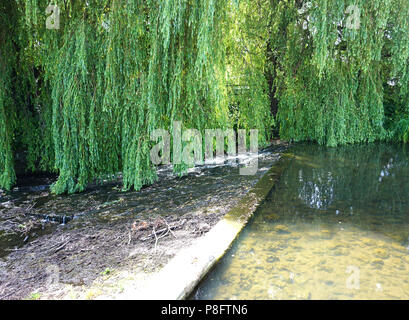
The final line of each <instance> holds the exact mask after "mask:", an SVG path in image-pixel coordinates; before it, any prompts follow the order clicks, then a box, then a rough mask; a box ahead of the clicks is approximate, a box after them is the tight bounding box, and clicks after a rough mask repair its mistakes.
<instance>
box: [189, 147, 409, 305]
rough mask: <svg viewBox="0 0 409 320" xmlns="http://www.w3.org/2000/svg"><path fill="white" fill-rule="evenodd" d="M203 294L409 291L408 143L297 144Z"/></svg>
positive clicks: (341, 295)
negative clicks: (291, 159) (287, 162)
mask: <svg viewBox="0 0 409 320" xmlns="http://www.w3.org/2000/svg"><path fill="white" fill-rule="evenodd" d="M290 152H293V153H294V154H295V159H294V160H293V161H292V162H291V163H290V165H289V166H288V167H287V168H286V170H285V171H284V173H283V175H282V176H281V178H280V181H279V182H278V183H277V184H276V185H275V187H274V188H273V190H272V191H271V192H270V194H269V195H268V197H267V198H266V200H265V201H264V202H263V203H262V204H261V205H260V206H259V208H258V209H257V211H256V213H255V215H254V216H253V218H252V220H251V221H250V223H249V225H248V226H247V227H246V228H245V230H244V231H243V232H242V234H241V235H240V237H239V239H238V240H237V241H236V242H235V244H234V245H233V247H232V249H231V250H230V252H229V253H228V254H227V255H226V256H225V258H223V259H222V261H221V262H220V263H219V264H218V265H217V266H216V268H215V269H214V270H213V272H212V273H210V274H209V275H208V277H207V278H206V279H205V280H204V281H203V282H202V284H201V285H200V286H199V288H198V290H197V291H196V293H195V295H194V297H195V298H196V299H372V298H376V299H378V298H379V299H383V298H385V299H396V298H409V255H408V253H409V251H408V245H409V242H408V236H409V197H408V191H409V148H407V147H405V146H404V145H391V144H385V143H376V144H368V145H354V146H344V147H339V148H326V147H321V146H317V145H307V144H303V145H297V146H294V147H293V148H292V149H290Z"/></svg>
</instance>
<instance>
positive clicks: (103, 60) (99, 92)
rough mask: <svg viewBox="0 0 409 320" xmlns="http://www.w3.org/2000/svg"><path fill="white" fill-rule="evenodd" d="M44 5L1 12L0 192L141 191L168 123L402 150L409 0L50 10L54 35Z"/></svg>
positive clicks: (61, 0)
mask: <svg viewBox="0 0 409 320" xmlns="http://www.w3.org/2000/svg"><path fill="white" fill-rule="evenodd" d="M49 4H50V1H49V0H9V1H1V4H0V22H1V25H0V188H4V189H10V188H11V187H12V185H13V184H14V183H15V180H16V172H17V173H19V172H24V171H31V172H35V171H45V172H55V173H57V174H58V175H59V178H58V180H57V181H56V183H55V184H54V185H53V187H52V189H53V191H54V192H55V193H65V192H69V193H72V192H79V191H82V190H84V189H85V188H86V186H87V184H88V183H89V182H91V181H93V180H95V179H107V178H112V177H113V176H114V175H117V174H118V173H120V172H121V173H122V177H123V184H124V189H125V190H129V189H131V188H135V189H140V188H141V187H142V186H143V185H147V184H151V183H152V182H154V181H155V180H156V178H157V177H156V168H155V166H153V165H152V163H151V161H150V150H151V148H152V146H153V145H154V142H153V141H151V133H152V132H153V130H154V129H158V128H163V129H166V130H169V131H170V132H172V129H173V123H174V121H180V122H181V123H182V127H183V128H184V129H187V128H194V129H197V130H199V132H201V133H202V136H204V132H205V129H209V128H222V129H226V128H235V129H241V128H243V129H258V130H259V143H260V144H261V145H264V144H267V143H268V141H269V140H270V139H271V138H272V136H273V134H274V133H275V131H276V130H277V129H278V128H279V130H280V135H281V136H282V137H283V138H285V139H291V140H295V141H299V140H312V141H317V142H318V143H320V144H326V145H330V146H335V145H338V144H345V143H354V142H361V141H374V140H378V139H397V140H404V141H407V140H409V103H408V97H409V45H408V41H409V37H408V34H409V23H408V17H409V2H408V1H407V0H386V1H385V0H374V1H364V0H355V1H352V0H319V1H318V0H315V1H300V0H166V1H164V0H87V1H79V0H55V1H51V4H53V5H57V6H58V7H59V10H60V28H59V29H58V30H49V29H47V28H46V19H47V17H48V16H47V15H46V13H45V10H46V8H47V6H48V5H49ZM349 5H355V6H357V7H358V8H360V11H361V12H360V26H359V28H358V29H356V30H355V29H348V28H347V27H346V24H345V22H346V20H347V19H348V15H349V14H348V13H346V9H347V7H348V6H349ZM172 143H173V141H172ZM186 167H187V165H186V164H181V165H175V172H177V173H183V172H185V170H186Z"/></svg>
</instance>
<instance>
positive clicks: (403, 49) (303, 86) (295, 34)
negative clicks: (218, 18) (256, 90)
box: [271, 0, 409, 146]
mask: <svg viewBox="0 0 409 320" xmlns="http://www.w3.org/2000/svg"><path fill="white" fill-rule="evenodd" d="M272 4H273V5H274V8H273V9H272V10H273V11H274V15H275V18H274V24H273V26H272V32H271V37H272V40H271V43H272V52H273V53H274V54H275V55H276V56H277V57H278V60H277V62H276V64H275V66H274V67H275V71H274V72H275V74H276V75H277V77H276V78H275V85H276V88H277V98H278V100H279V109H278V120H279V123H280V133H281V136H282V137H284V138H289V139H293V140H295V141H300V140H313V141H317V142H319V143H320V144H326V145H329V146H335V145H338V144H344V143H354V142H361V141H369V142H370V141H374V140H377V139H383V138H385V137H386V135H387V134H386V131H385V126H384V122H385V112H384V106H383V103H384V99H385V97H384V91H385V90H384V87H385V86H393V87H392V88H390V90H392V91H399V93H398V95H399V96H400V97H406V98H407V88H408V71H407V68H408V57H409V55H408V54H409V52H408V41H409V38H408V31H409V30H408V23H409V22H408V17H409V7H408V6H409V3H408V1H406V0H390V1H383V0H379V1H377V0H375V1H361V0H354V1H345V0H331V1H329V0H328V1H327V0H322V1H272ZM406 110H407V101H406Z"/></svg>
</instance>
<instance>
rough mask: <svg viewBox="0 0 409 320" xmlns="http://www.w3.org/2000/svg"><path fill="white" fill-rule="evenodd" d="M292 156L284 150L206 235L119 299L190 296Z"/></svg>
mask: <svg viewBox="0 0 409 320" xmlns="http://www.w3.org/2000/svg"><path fill="white" fill-rule="evenodd" d="M292 159H293V155H291V154H283V155H282V156H281V158H280V160H278V161H277V163H275V164H274V165H273V167H272V168H271V169H270V170H269V171H268V172H267V173H266V174H265V175H264V176H263V177H262V178H261V179H260V180H259V181H258V183H257V184H256V185H255V186H254V188H252V189H251V190H250V191H249V192H248V193H247V194H246V196H244V197H243V198H242V199H241V200H240V202H239V204H238V205H237V206H236V207H235V208H233V209H232V210H231V211H230V212H229V213H227V214H226V216H225V217H224V218H223V219H222V220H221V221H220V222H219V223H218V224H216V225H215V226H214V227H213V228H212V229H211V230H210V231H209V232H208V233H207V234H206V235H205V236H204V237H202V238H200V239H198V240H197V242H195V243H194V244H193V245H192V246H190V247H188V248H186V249H184V250H182V251H181V252H180V253H178V254H177V255H176V256H175V257H174V258H173V259H172V260H170V261H169V263H168V264H167V265H166V266H165V267H164V268H163V269H162V270H161V271H159V272H158V273H157V274H155V275H154V276H152V277H151V278H149V279H147V280H145V281H144V282H143V283H139V284H138V286H137V287H134V288H132V289H129V290H126V291H125V292H123V293H122V294H121V295H120V296H119V297H117V298H119V299H134V300H135V299H136V300H181V299H185V298H187V297H188V296H189V295H190V294H191V293H192V291H193V290H194V289H195V287H196V286H197V285H198V284H199V282H200V281H201V280H202V279H203V277H204V276H205V275H206V274H207V273H208V272H209V270H210V269H211V268H212V267H213V266H214V265H215V264H216V263H217V262H218V261H219V260H220V259H221V258H222V257H223V256H224V254H225V253H226V251H227V250H228V249H229V248H230V247H231V245H232V243H233V241H234V240H235V239H236V238H237V236H238V235H239V233H240V231H241V230H242V229H243V228H244V227H245V226H246V224H247V222H248V221H249V219H250V218H251V216H252V215H253V213H254V212H255V211H256V209H257V207H258V206H259V204H260V203H261V202H262V201H263V200H264V199H265V197H266V196H267V195H268V193H269V192H270V191H271V189H272V188H273V186H274V184H275V183H276V182H277V181H278V179H279V178H280V176H281V174H282V172H283V171H284V169H285V168H286V167H287V165H288V164H289V163H290V162H291V160H292Z"/></svg>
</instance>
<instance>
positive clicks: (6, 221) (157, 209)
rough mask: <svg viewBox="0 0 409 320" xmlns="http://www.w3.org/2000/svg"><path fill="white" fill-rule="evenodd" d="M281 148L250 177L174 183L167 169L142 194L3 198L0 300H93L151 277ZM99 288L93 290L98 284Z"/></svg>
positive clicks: (233, 170) (274, 151)
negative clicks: (105, 290) (130, 279)
mask: <svg viewBox="0 0 409 320" xmlns="http://www.w3.org/2000/svg"><path fill="white" fill-rule="evenodd" d="M285 148H286V146H284V145H280V146H274V147H271V148H269V149H268V150H266V151H265V152H263V153H261V154H260V155H259V170H258V173H257V174H256V175H254V176H241V175H240V174H239V163H238V161H237V159H234V160H229V161H226V162H225V163H224V164H220V165H215V166H207V167H198V168H195V170H192V171H191V172H190V173H189V174H188V175H187V176H185V177H182V178H177V177H175V176H173V174H172V173H171V171H170V169H169V168H163V169H161V170H160V172H159V181H158V182H157V183H156V184H154V185H152V186H150V187H147V188H144V189H143V190H141V191H139V192H126V193H124V192H121V191H120V184H119V182H118V183H105V184H104V185H103V186H92V187H90V189H89V190H88V191H87V192H85V193H82V194H76V195H70V196H54V195H51V194H50V193H49V191H48V187H47V186H48V185H49V183H50V181H43V183H40V184H38V179H37V180H36V181H37V184H33V183H31V185H30V183H27V184H28V185H26V186H23V187H19V188H16V189H15V190H14V191H12V192H10V193H7V194H2V195H1V196H0V197H1V198H0V199H1V200H0V211H1V213H0V216H1V217H2V218H0V232H1V235H2V237H3V238H1V239H3V240H2V242H1V243H2V246H1V247H0V249H1V250H2V254H1V257H0V299H41V298H44V299H46V298H57V299H58V298H68V299H69V298H73V299H75V298H85V299H87V298H97V297H98V296H99V295H101V294H102V293H101V292H98V293H96V292H95V290H94V289H92V288H95V287H96V286H97V287H98V286H101V285H102V284H103V283H104V282H107V283H109V282H111V283H112V284H113V287H114V289H113V290H114V291H115V290H121V286H120V285H118V286H117V284H118V283H119V282H120V279H117V278H116V276H117V275H118V274H120V273H121V274H123V272H122V271H124V270H125V271H127V272H128V273H129V274H137V273H139V274H142V275H143V274H150V273H154V272H156V271H157V270H159V269H161V268H162V267H163V266H164V265H165V264H166V263H167V262H168V261H169V259H171V258H172V257H174V256H175V254H176V253H177V252H178V251H180V250H181V249H182V248H185V247H187V246H189V245H190V244H191V243H192V242H193V241H195V239H197V238H198V237H200V236H202V235H203V234H205V233H207V232H208V231H209V230H210V229H211V228H212V226H214V225H215V224H216V223H217V222H218V221H219V220H220V219H221V218H222V217H223V216H224V215H225V214H226V213H227V212H228V211H229V209H231V208H232V207H233V206H234V205H235V204H236V203H237V202H238V200H239V199H240V198H241V197H242V196H243V195H244V194H246V193H247V192H248V190H249V189H250V188H251V187H252V186H254V185H255V183H256V182H257V181H258V180H259V178H260V177H261V176H262V175H263V174H264V173H265V172H267V170H268V169H269V168H270V167H271V165H272V164H274V162H275V161H276V160H278V158H279V156H280V153H281V152H282V151H283V150H285ZM96 283H98V285H96Z"/></svg>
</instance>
